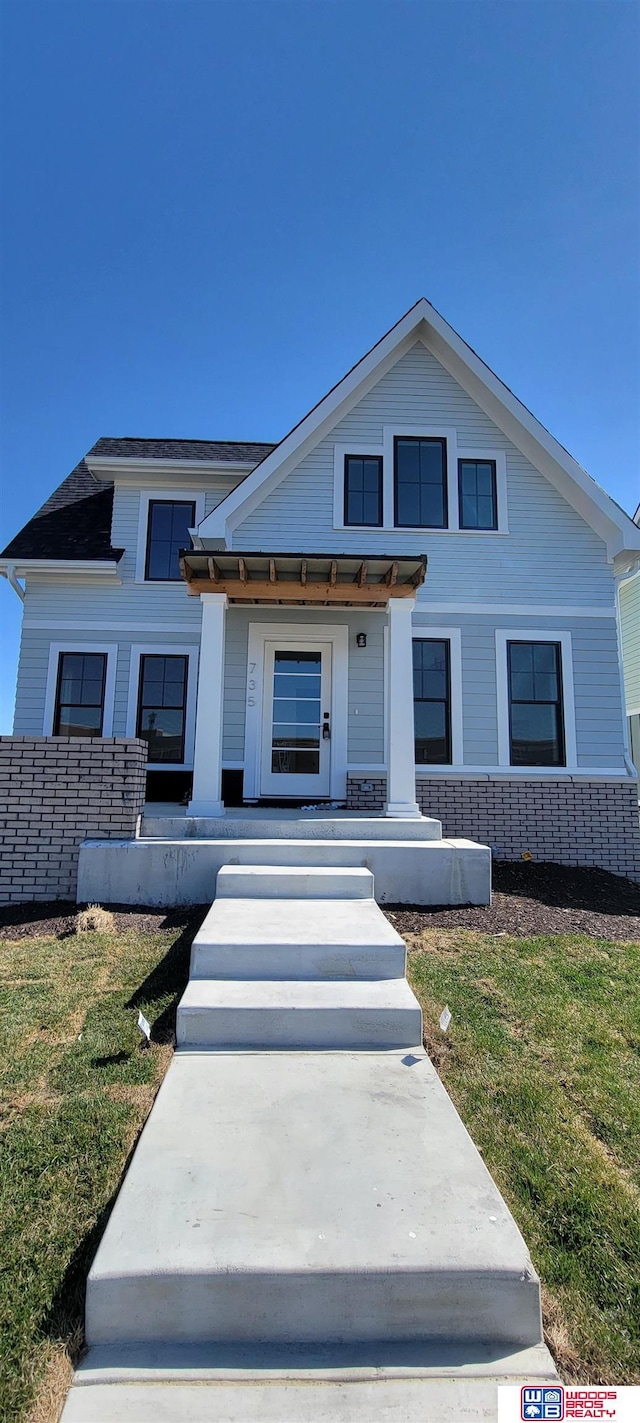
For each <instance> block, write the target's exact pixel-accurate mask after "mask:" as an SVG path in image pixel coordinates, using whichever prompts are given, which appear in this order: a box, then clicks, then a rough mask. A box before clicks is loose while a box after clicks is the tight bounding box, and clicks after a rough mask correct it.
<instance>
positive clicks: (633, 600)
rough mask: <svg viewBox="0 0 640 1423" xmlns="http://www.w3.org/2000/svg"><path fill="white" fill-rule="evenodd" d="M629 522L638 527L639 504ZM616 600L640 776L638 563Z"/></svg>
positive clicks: (629, 719)
mask: <svg viewBox="0 0 640 1423" xmlns="http://www.w3.org/2000/svg"><path fill="white" fill-rule="evenodd" d="M633 522H634V524H636V525H640V504H639V505H638V508H637V509H636V512H635V514H634V516H633ZM632 568H633V565H632ZM618 597H619V604H620V628H621V633H622V661H623V665H624V691H625V702H626V710H627V730H628V736H629V749H630V752H631V759H632V761H633V763H634V765H635V768H636V771H637V772H638V774H640V561H638V562H637V563H636V565H635V571H633V572H632V571H630V572H629V574H628V576H627V577H626V578H622V579H621V580H620V583H619V588H618Z"/></svg>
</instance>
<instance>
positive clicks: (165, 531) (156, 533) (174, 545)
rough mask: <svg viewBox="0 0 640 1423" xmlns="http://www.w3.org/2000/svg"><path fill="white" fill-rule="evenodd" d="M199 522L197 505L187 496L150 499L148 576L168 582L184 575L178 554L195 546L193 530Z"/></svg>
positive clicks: (146, 563)
mask: <svg viewBox="0 0 640 1423" xmlns="http://www.w3.org/2000/svg"><path fill="white" fill-rule="evenodd" d="M195 521H196V506H195V504H193V503H191V502H189V501H188V500H186V499H185V500H182V499H150V500H149V521H148V524H147V557H146V562H145V571H144V576H145V578H146V579H148V580H150V581H151V582H153V581H162V582H165V581H167V580H171V581H174V580H175V581H177V580H178V579H179V578H180V566H179V563H178V553H179V550H180V549H181V548H190V547H191V539H190V537H189V529H192V528H193V526H194V524H195Z"/></svg>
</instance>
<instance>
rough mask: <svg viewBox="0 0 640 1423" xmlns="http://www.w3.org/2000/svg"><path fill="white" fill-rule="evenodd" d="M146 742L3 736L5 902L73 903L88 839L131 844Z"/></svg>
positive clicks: (0, 834)
mask: <svg viewBox="0 0 640 1423" xmlns="http://www.w3.org/2000/svg"><path fill="white" fill-rule="evenodd" d="M146 764H147V744H146V742H145V741H140V740H137V739H133V738H131V739H127V740H124V739H116V738H115V737H98V736H88V737H84V736H0V845H1V859H0V903H5V904H6V903H8V902H14V903H15V902H25V901H30V900H46V899H75V893H76V877H77V867H78V846H79V845H80V842H81V841H82V840H86V839H96V840H114V839H129V838H131V837H133V836H134V835H135V833H136V821H137V818H138V816H139V815H140V814H141V812H142V808H143V805H144V795H145V773H146Z"/></svg>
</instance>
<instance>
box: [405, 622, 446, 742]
mask: <svg viewBox="0 0 640 1423" xmlns="http://www.w3.org/2000/svg"><path fill="white" fill-rule="evenodd" d="M413 715H414V723H415V743H416V764H417V765H427V766H428V765H431V766H448V765H450V764H451V667H450V648H449V641H448V639H445V638H437V639H436V638H426V637H424V638H423V637H421V638H414V641H413Z"/></svg>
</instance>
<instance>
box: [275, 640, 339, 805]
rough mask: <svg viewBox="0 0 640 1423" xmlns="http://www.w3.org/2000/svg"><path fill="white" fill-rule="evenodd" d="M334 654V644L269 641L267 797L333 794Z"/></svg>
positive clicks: (325, 795)
mask: <svg viewBox="0 0 640 1423" xmlns="http://www.w3.org/2000/svg"><path fill="white" fill-rule="evenodd" d="M331 652H332V646H331V643H330V642H305V641H304V640H302V639H300V640H298V639H297V638H296V639H295V640H291V641H289V640H287V641H275V640H274V641H267V642H265V645H264V701H263V711H262V755H261V775H260V794H261V795H263V796H274V797H276V796H277V797H280V796H283V797H285V796H292V797H298V798H299V797H304V798H305V799H306V798H307V797H308V798H309V799H310V800H315V799H323V798H324V799H326V798H327V797H328V796H329V794H330V786H331Z"/></svg>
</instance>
